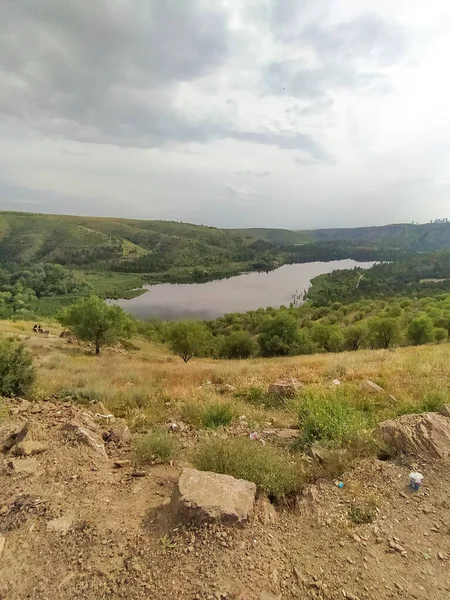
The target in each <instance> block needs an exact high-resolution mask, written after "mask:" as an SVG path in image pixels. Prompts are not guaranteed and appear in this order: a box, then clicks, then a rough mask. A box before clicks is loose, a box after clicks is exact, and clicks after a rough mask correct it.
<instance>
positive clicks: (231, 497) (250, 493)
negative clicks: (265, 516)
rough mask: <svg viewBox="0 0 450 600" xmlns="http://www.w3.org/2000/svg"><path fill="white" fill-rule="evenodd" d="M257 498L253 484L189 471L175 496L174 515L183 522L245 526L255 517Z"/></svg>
mask: <svg viewBox="0 0 450 600" xmlns="http://www.w3.org/2000/svg"><path fill="white" fill-rule="evenodd" d="M255 495H256V485H255V484H254V483H251V482H250V481H244V480H243V479H235V478H234V477H231V476H230V475H221V474H219V473H210V472H207V471H197V470H196V469H188V468H186V469H183V471H182V473H181V475H180V478H179V479H178V483H177V485H176V486H175V489H174V491H173V494H172V501H171V506H172V512H173V514H174V515H176V517H177V519H178V520H179V521H180V522H189V521H194V522H197V523H202V522H205V521H221V522H223V523H229V524H244V523H246V522H247V521H248V520H249V519H250V517H251V515H252V513H253V507H254V504H255Z"/></svg>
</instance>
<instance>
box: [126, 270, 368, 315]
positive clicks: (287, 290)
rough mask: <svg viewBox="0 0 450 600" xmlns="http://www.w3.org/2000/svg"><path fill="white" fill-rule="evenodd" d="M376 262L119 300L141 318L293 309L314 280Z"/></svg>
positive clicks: (151, 291)
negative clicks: (334, 272) (332, 272)
mask: <svg viewBox="0 0 450 600" xmlns="http://www.w3.org/2000/svg"><path fill="white" fill-rule="evenodd" d="M373 264H374V263H373V262H357V261H355V260H352V259H346V260H335V261H331V262H311V263H302V264H295V265H283V266H282V267H280V268H278V269H276V270H275V271H270V272H269V273H243V274H242V275H237V276H235V277H229V278H228V279H217V280H214V281H208V282H206V283H161V284H158V285H148V286H145V289H147V290H148V291H147V292H146V293H145V294H142V295H141V296H138V297H137V298H132V299H131V300H116V301H114V304H118V305H119V306H121V307H122V308H123V309H124V310H126V311H127V312H129V313H131V314H132V315H134V316H136V317H139V318H141V319H148V318H150V317H159V318H161V319H178V318H186V317H192V318H201V319H214V318H216V317H220V316H222V315H224V314H225V313H232V312H247V311H249V310H256V309H258V308H261V307H263V308H265V307H267V306H273V307H278V306H283V305H285V306H289V304H290V303H291V302H292V301H293V299H292V295H293V294H295V293H296V292H298V293H301V292H303V291H304V290H306V289H308V287H309V286H310V283H311V279H313V278H314V277H316V276H317V275H321V274H322V273H330V272H331V271H334V270H336V269H353V267H363V268H367V269H368V268H369V267H371V266H372V265H373Z"/></svg>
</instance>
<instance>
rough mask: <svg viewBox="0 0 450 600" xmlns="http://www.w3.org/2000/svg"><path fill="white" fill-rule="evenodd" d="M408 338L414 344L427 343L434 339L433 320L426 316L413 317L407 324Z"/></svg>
mask: <svg viewBox="0 0 450 600" xmlns="http://www.w3.org/2000/svg"><path fill="white" fill-rule="evenodd" d="M408 340H409V341H410V342H411V344H413V345H414V346H419V345H420V344H428V343H429V342H432V341H433V340H434V328H433V322H432V321H431V319H430V318H429V317H427V316H421V317H417V318H416V319H413V320H412V321H411V323H410V324H409V326H408Z"/></svg>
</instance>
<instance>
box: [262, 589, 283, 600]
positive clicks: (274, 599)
mask: <svg viewBox="0 0 450 600" xmlns="http://www.w3.org/2000/svg"><path fill="white" fill-rule="evenodd" d="M280 598H281V596H274V595H273V594H271V593H270V592H265V591H264V592H261V593H260V594H259V600H280Z"/></svg>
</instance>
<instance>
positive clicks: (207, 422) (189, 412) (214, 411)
mask: <svg viewBox="0 0 450 600" xmlns="http://www.w3.org/2000/svg"><path fill="white" fill-rule="evenodd" d="M235 416H236V409H235V407H234V405H233V404H230V403H227V402H206V403H204V404H202V403H199V402H189V403H187V404H185V405H184V406H183V408H182V417H183V419H185V420H186V421H189V422H190V423H192V424H194V425H197V426H198V427H206V428H207V429H216V428H217V427H220V426H223V427H226V426H227V425H229V424H230V423H231V421H232V420H233V419H234V417H235Z"/></svg>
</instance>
